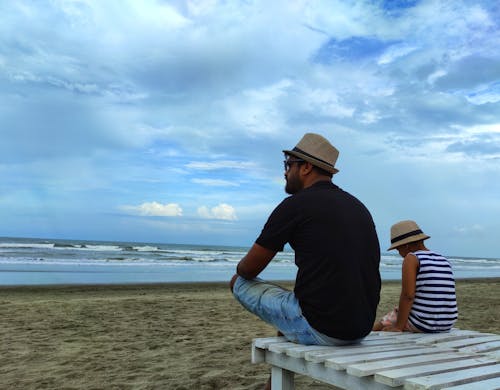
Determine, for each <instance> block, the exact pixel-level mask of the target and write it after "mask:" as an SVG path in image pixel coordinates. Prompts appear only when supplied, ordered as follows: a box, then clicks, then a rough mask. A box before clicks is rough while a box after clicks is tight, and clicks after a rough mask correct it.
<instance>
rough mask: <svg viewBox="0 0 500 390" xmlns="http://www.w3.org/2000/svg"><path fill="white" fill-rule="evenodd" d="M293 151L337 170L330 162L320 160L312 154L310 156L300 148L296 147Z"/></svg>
mask: <svg viewBox="0 0 500 390" xmlns="http://www.w3.org/2000/svg"><path fill="white" fill-rule="evenodd" d="M292 150H293V151H294V152H299V153H302V154H304V155H306V156H307V157H311V158H314V159H315V160H317V161H319V162H322V163H323V164H326V165H328V166H330V167H332V168H335V167H334V166H333V165H332V164H331V163H329V162H327V161H325V160H322V159H320V158H318V157H316V156H313V155H312V154H309V153H307V152H304V151H303V150H302V149H299V148H298V147H294V148H293V149H292Z"/></svg>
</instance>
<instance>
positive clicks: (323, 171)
mask: <svg viewBox="0 0 500 390" xmlns="http://www.w3.org/2000/svg"><path fill="white" fill-rule="evenodd" d="M313 169H314V170H315V171H316V172H317V173H318V174H320V175H323V176H328V177H329V178H330V179H331V178H332V177H333V173H331V172H328V171H326V170H324V169H322V168H320V167H317V166H316V165H313Z"/></svg>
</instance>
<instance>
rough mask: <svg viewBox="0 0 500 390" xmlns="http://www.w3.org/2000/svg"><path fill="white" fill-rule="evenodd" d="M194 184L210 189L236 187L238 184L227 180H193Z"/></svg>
mask: <svg viewBox="0 0 500 390" xmlns="http://www.w3.org/2000/svg"><path fill="white" fill-rule="evenodd" d="M191 181H192V182H193V183H195V184H201V185H205V186H210V187H237V186H238V184H237V183H235V182H232V181H229V180H222V179H193V180H191Z"/></svg>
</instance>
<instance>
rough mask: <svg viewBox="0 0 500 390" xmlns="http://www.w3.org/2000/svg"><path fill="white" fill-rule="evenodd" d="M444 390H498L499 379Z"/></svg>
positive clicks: (499, 385) (499, 386) (499, 387)
mask: <svg viewBox="0 0 500 390" xmlns="http://www.w3.org/2000/svg"><path fill="white" fill-rule="evenodd" d="M444 389H446V390H498V389H500V377H497V378H491V379H485V380H483V381H479V382H470V383H466V384H463V385H457V386H452V387H445V388H444ZM444 389H443V390H444Z"/></svg>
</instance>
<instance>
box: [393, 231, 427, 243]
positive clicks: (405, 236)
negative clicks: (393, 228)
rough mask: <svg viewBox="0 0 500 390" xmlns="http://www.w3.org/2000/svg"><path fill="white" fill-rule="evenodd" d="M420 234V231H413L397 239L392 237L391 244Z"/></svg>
mask: <svg viewBox="0 0 500 390" xmlns="http://www.w3.org/2000/svg"><path fill="white" fill-rule="evenodd" d="M421 233H422V230H420V229H418V230H414V231H412V232H408V233H405V234H401V235H400V236H397V237H394V238H393V239H391V244H394V243H395V242H397V241H401V240H404V239H405V238H408V237H411V236H416V235H417V234H421Z"/></svg>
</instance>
